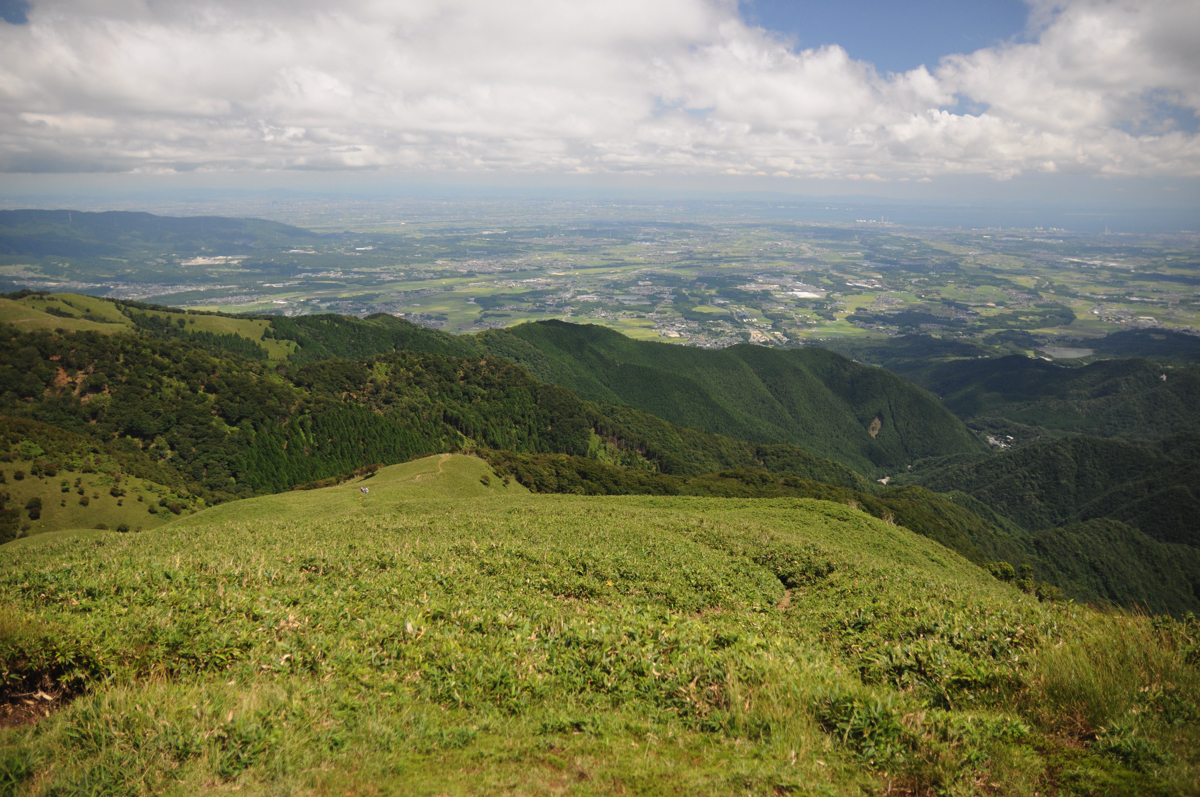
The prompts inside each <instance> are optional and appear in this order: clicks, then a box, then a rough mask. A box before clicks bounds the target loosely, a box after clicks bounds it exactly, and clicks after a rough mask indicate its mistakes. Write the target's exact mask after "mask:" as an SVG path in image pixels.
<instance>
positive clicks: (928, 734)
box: [0, 457, 1200, 795]
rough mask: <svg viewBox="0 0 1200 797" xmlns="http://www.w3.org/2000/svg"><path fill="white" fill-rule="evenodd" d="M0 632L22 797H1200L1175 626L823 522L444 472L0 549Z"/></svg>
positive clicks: (834, 512) (838, 511)
mask: <svg viewBox="0 0 1200 797" xmlns="http://www.w3.org/2000/svg"><path fill="white" fill-rule="evenodd" d="M484 481H488V482H489V483H488V484H486V485H485V484H484ZM363 486H366V487H369V489H370V492H369V493H367V494H364V493H362V492H360V488H361V487H363ZM0 606H3V611H0V618H2V619H0V673H2V674H3V679H4V683H5V684H6V685H7V686H6V687H5V691H4V694H5V695H6V696H13V695H18V694H34V693H35V692H36V691H38V690H40V693H41V694H42V695H45V696H46V698H49V699H45V698H42V697H36V701H37V708H36V709H31V708H30V707H28V706H26V704H24V703H21V702H20V701H17V702H16V703H9V704H6V705H5V706H4V707H0V712H7V714H6V716H8V717H9V720H8V722H7V723H5V724H7V725H11V724H12V723H13V722H15V721H18V720H20V723H19V724H17V725H16V726H15V727H7V728H6V729H3V730H0V777H3V778H4V780H3V781H0V782H3V783H4V784H5V788H6V790H7V791H8V792H9V793H13V794H58V793H79V792H84V791H86V792H92V793H96V792H103V793H125V794H158V793H164V792H168V793H186V792H190V791H196V790H199V789H203V790H214V789H217V790H241V791H248V792H254V793H259V792H273V793H295V792H302V791H304V792H307V791H315V792H323V793H348V792H354V793H388V792H395V791H403V792H404V793H407V794H430V795H432V794H444V793H454V794H493V793H497V792H507V793H523V794H551V793H563V792H570V793H575V794H611V793H622V792H626V793H629V792H635V793H687V794H696V793H704V794H778V793H813V794H835V795H836V794H845V795H849V794H862V793H864V792H865V793H885V792H889V791H891V792H893V793H897V792H898V793H935V792H936V793H956V794H971V793H974V794H994V793H997V790H1002V791H1003V793H1005V794H1015V795H1019V794H1028V795H1032V794H1035V793H1037V794H1100V793H1103V794H1113V795H1120V794H1130V795H1132V794H1139V795H1145V794H1158V795H1167V794H1183V793H1192V792H1193V791H1194V788H1195V777H1196V772H1197V769H1196V767H1197V763H1198V761H1197V750H1200V744H1198V742H1200V738H1198V733H1200V731H1198V727H1200V726H1198V725H1197V720H1198V719H1200V716H1198V709H1197V706H1196V696H1197V694H1198V690H1200V676H1198V674H1197V670H1196V666H1195V664H1194V663H1188V662H1189V661H1193V662H1194V660H1195V657H1196V649H1195V644H1196V639H1195V636H1196V632H1197V629H1196V627H1195V626H1194V625H1188V624H1182V623H1174V622H1171V621H1166V622H1159V623H1155V624H1152V623H1151V622H1150V621H1148V620H1146V619H1143V618H1137V617H1129V616H1124V615H1111V614H1097V613H1094V612H1091V611H1088V610H1086V609H1081V608H1079V607H1074V606H1065V605H1049V604H1039V603H1037V602H1036V601H1035V600H1033V599H1031V598H1029V597H1027V596H1024V595H1022V594H1020V593H1018V592H1017V591H1016V590H1014V589H1012V588H1011V587H1009V586H1006V585H1004V584H1002V583H1000V582H997V581H995V580H993V579H991V578H990V577H989V576H987V575H986V574H985V573H984V572H983V571H981V570H980V569H979V568H976V567H974V566H973V565H970V564H969V563H967V562H966V561H965V560H963V559H961V558H959V557H957V556H956V555H954V554H953V553H950V552H948V551H947V550H946V549H944V548H942V547H940V546H938V545H936V544H935V543H932V542H930V541H928V540H924V539H922V538H920V537H917V536H915V535H913V534H911V533H909V532H907V531H905V530H903V529H900V528H897V527H895V526H890V525H887V524H885V523H882V522H880V521H877V520H875V519H873V518H871V517H869V516H867V515H865V514H864V513H862V512H859V511H857V510H855V509H852V508H850V507H847V506H844V505H839V504H833V503H828V502H822V501H812V500H793V499H780V500H774V501H745V500H736V499H711V498H679V497H670V498H655V497H611V498H580V497H574V496H539V495H533V496H531V495H525V494H516V488H515V487H514V485H513V484H511V483H510V484H509V485H508V486H505V485H504V484H503V481H502V480H499V479H498V478H497V477H496V476H495V475H494V474H489V473H488V471H487V469H486V466H485V465H484V464H483V463H482V462H480V461H478V460H471V459H467V458H462V457H450V458H441V457H439V458H435V459H428V460H423V461H420V462H414V463H411V464H408V465H400V466H395V467H393V468H388V469H384V470H383V471H380V472H379V473H378V474H377V475H376V476H374V477H373V478H372V479H369V480H367V481H364V482H356V483H350V484H345V485H341V486H338V487H335V488H330V489H327V490H322V491H310V492H296V493H288V494H284V495H277V496H268V497H263V498H256V499H252V500H249V501H245V502H238V503H236V504H228V505H224V506H221V507H217V508H214V509H212V510H208V511H206V512H201V513H199V514H197V515H194V516H190V517H186V518H181V519H180V520H177V521H175V522H173V523H171V524H168V525H167V526H165V527H163V528H161V529H159V530H156V531H155V532H152V533H143V534H126V535H118V534H107V535H105V534H101V535H100V536H93V537H68V538H59V539H46V540H45V541H39V540H38V538H33V539H31V540H27V541H21V542H20V543H14V544H10V545H8V546H4V547H0ZM9 708H12V711H8V709H9ZM46 714H48V715H49V716H42V719H41V720H40V722H38V723H37V724H36V725H30V724H29V721H30V720H31V719H32V718H33V717H34V716H38V715H46ZM991 784H997V785H994V786H993V785H991Z"/></svg>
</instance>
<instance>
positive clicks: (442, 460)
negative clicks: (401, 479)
mask: <svg viewBox="0 0 1200 797" xmlns="http://www.w3.org/2000/svg"><path fill="white" fill-rule="evenodd" d="M448 459H450V455H449V454H442V455H441V456H440V457H438V471H437V472H438V473H443V471H442V465H444V464H446V460H448ZM432 475H433V474H432V473H422V474H420V475H418V476H417V477H416V478H415V479H413V481H414V482H419V481H421V479H423V478H425V477H426V476H432Z"/></svg>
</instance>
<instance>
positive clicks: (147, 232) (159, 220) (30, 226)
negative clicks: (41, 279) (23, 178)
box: [0, 210, 320, 258]
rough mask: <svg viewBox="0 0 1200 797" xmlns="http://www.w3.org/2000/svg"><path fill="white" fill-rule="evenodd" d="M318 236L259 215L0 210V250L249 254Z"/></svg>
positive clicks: (20, 252) (38, 254)
mask: <svg viewBox="0 0 1200 797" xmlns="http://www.w3.org/2000/svg"><path fill="white" fill-rule="evenodd" d="M319 237H320V236H319V235H317V234H316V233H313V232H310V231H308V230H304V229H301V228H299V227H292V226H290V225H287V224H281V223H279V222H275V221H263V220H262V219H233V218H225V217H222V216H194V217H185V218H178V217H173V216H155V215H152V214H150V213H131V212H128V211H106V212H103V213H89V212H82V211H78V210H0V254H4V255H30V256H33V257H44V256H47V255H57V256H60V257H84V258H97V257H103V256H105V255H125V254H128V252H130V251H136V250H138V249H139V248H142V247H150V248H153V249H155V250H158V249H161V248H162V247H173V248H176V249H178V250H180V252H187V253H193V252H196V251H201V250H202V249H203V248H204V247H205V246H208V245H213V244H214V243H215V244H216V245H219V246H220V247H221V249H222V251H224V252H228V253H230V254H236V253H239V252H252V251H254V250H256V249H260V248H262V247H265V246H273V247H278V246H281V245H283V244H285V243H289V242H293V241H310V240H314V239H316V238H319Z"/></svg>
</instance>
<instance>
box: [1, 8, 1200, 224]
mask: <svg viewBox="0 0 1200 797" xmlns="http://www.w3.org/2000/svg"><path fill="white" fill-rule="evenodd" d="M0 19H3V20H4V21H2V22H0V182H3V183H7V184H8V185H9V186H10V188H9V189H4V188H3V187H0V193H2V192H3V191H5V190H9V191H12V190H18V189H19V190H27V191H35V190H36V189H37V187H38V186H46V187H53V186H61V185H64V184H67V183H70V181H71V180H72V179H74V177H79V179H80V180H81V181H84V180H83V176H86V177H87V180H90V181H91V183H93V184H98V185H99V184H102V185H110V186H119V185H134V184H139V182H138V181H142V182H143V183H144V182H145V181H146V180H151V181H153V180H154V179H157V178H162V179H167V180H170V179H176V180H180V181H183V180H185V178H186V180H191V181H193V182H205V181H207V182H205V184H214V181H215V184H227V185H238V186H243V187H244V186H247V185H256V184H262V185H285V184H293V183H295V182H296V181H301V182H303V181H305V180H307V181H310V182H311V183H313V184H322V185H343V186H344V185H349V186H353V185H354V184H356V182H357V181H359V180H361V179H363V176H364V175H369V178H368V180H367V181H368V182H370V181H375V182H376V183H378V182H379V181H381V180H382V181H383V182H385V183H387V182H388V181H391V183H397V184H398V183H405V182H410V183H419V182H424V183H428V182H430V181H434V182H436V181H444V182H449V183H463V184H466V183H480V184H488V185H495V184H512V185H529V184H539V183H544V184H547V185H550V184H563V183H564V181H565V182H566V183H570V181H572V180H581V181H589V180H590V181H592V183H594V184H597V185H606V186H609V187H612V186H616V187H617V188H618V189H619V188H620V187H621V186H629V187H630V188H631V189H633V188H636V187H639V186H641V187H645V186H647V185H654V186H663V187H669V188H672V189H675V190H684V191H686V190H689V187H690V186H703V187H704V188H705V190H718V191H719V190H723V189H728V190H731V191H742V190H756V191H780V192H800V193H809V194H817V195H819V194H822V193H838V192H843V193H844V192H847V191H851V192H856V193H864V194H878V195H882V196H897V197H917V198H928V197H931V196H941V197H943V198H944V197H949V196H964V197H967V198H976V199H980V198H986V197H989V196H1004V197H1011V198H1012V200H1013V201H1020V199H1021V197H1022V196H1027V195H1029V194H1030V192H1031V191H1032V192H1036V193H1037V194H1038V195H1039V196H1043V197H1045V196H1051V197H1052V196H1054V195H1055V193H1056V192H1059V193H1062V194H1063V195H1064V196H1071V197H1074V198H1076V199H1085V198H1087V197H1089V196H1108V197H1110V198H1112V199H1113V201H1121V198H1122V197H1131V196H1137V197H1148V199H1146V200H1145V201H1148V202H1151V203H1152V204H1153V203H1154V202H1161V201H1175V202H1176V203H1177V204H1178V203H1179V202H1182V203H1183V204H1185V205H1187V204H1188V203H1192V202H1194V201H1195V198H1196V196H1197V195H1198V186H1200V179H1198V178H1200V135H1198V132H1197V131H1198V128H1200V125H1198V121H1197V120H1198V117H1197V114H1198V112H1200V47H1197V46H1196V44H1195V43H1196V42H1197V41H1200V2H1196V0H1138V1H1137V2H1128V1H1126V0H1030V2H1014V1H1013V0H994V2H975V3H962V2H945V1H944V0H927V1H926V2H914V3H895V2H892V3H886V2H875V1H873V0H859V1H858V2H848V1H845V2H838V3H830V2H784V1H783V0H748V1H747V2H741V3H738V2H736V0H649V2H648V1H647V0H602V1H600V2H586V1H583V0H525V1H524V2H521V3H496V2H492V1H490V0H341V2H339V3H328V2H316V1H315V0H288V2H282V1H278V0H236V1H235V0H206V1H204V2H170V1H165V2H164V1H163V0H30V1H29V2H22V1H21V0H0ZM5 174H7V177H6V176H4V175H5ZM84 182H86V181H84ZM14 187H16V188H14ZM47 190H50V189H49V188H47ZM1172 192H1174V193H1172ZM1137 201H1143V200H1141V199H1139V200H1137Z"/></svg>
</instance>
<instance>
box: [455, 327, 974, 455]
mask: <svg viewBox="0 0 1200 797" xmlns="http://www.w3.org/2000/svg"><path fill="white" fill-rule="evenodd" d="M475 341H476V345H477V346H478V347H479V348H481V349H484V350H486V351H489V352H493V353H495V354H498V355H500V356H503V357H507V358H509V359H512V360H513V361H514V362H518V363H520V364H522V365H524V366H525V367H527V368H529V370H530V372H531V373H533V374H534V376H536V377H538V378H539V379H542V380H543V381H547V382H553V383H555V384H559V385H562V386H564V387H567V388H569V389H571V390H572V391H574V392H575V393H577V394H578V395H580V396H581V397H583V398H586V399H591V400H595V401H607V402H612V403H620V404H625V405H628V406H631V407H636V408H637V409H639V410H643V411H645V412H649V413H651V414H653V415H656V416H658V417H661V418H664V419H666V420H669V421H671V422H672V423H676V424H679V425H680V426H686V427H690V428H693V429H701V430H704V431H707V432H713V433H716V434H722V435H725V436H728V437H735V438H738V439H742V440H750V441H753V442H757V443H775V442H788V443H792V444H795V445H798V446H800V447H801V448H804V449H805V450H807V451H810V452H812V453H815V454H818V455H820V456H823V457H826V458H828V459H832V460H834V461H837V462H841V463H842V464H844V465H846V466H848V467H851V468H854V469H855V470H858V471H859V472H861V473H865V474H869V475H883V474H886V473H890V472H895V471H896V470H897V469H902V468H904V467H905V466H907V465H908V464H909V463H910V462H912V461H913V460H915V459H919V458H921V457H927V456H933V455H937V454H949V453H955V452H972V451H980V450H982V448H983V446H982V445H981V443H980V442H979V440H978V439H977V438H976V437H975V436H974V435H972V434H971V432H970V431H969V430H968V429H967V428H966V426H964V425H963V424H962V422H961V421H959V420H958V419H957V418H955V417H954V416H953V415H952V414H951V413H950V412H948V411H947V410H946V409H945V408H944V407H942V406H941V404H940V403H939V402H938V401H937V399H936V398H935V397H933V396H931V395H929V394H928V393H926V392H925V391H923V390H921V389H919V388H917V387H915V386H913V385H911V384H909V383H907V382H905V381H904V380H902V379H899V378H897V377H896V376H894V375H892V374H891V373H889V372H887V371H885V370H883V369H879V368H872V367H869V366H864V365H861V364H859V363H855V362H853V361H851V360H849V359H847V358H845V357H842V356H841V355H838V354H835V353H833V352H828V351H824V350H821V349H816V348H807V349H788V350H780V349H769V348H765V347H762V346H750V345H739V346H733V347H730V348H728V349H722V350H719V351H718V350H706V349H695V348H689V347H686V346H677V345H672V344H667V343H652V342H647V341H635V340H632V339H630V338H627V337H625V336H623V335H621V334H620V333H618V332H615V331H613V330H610V329H607V328H605V327H600V326H594V325H578V324H568V323H564V322H559V321H544V322H537V323H529V324H521V325H519V326H516V327H512V328H509V329H504V330H494V331H491V332H484V333H480V334H478V335H476V336H475Z"/></svg>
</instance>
